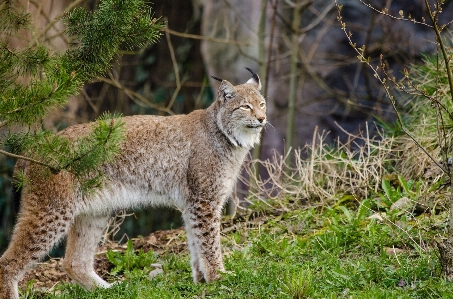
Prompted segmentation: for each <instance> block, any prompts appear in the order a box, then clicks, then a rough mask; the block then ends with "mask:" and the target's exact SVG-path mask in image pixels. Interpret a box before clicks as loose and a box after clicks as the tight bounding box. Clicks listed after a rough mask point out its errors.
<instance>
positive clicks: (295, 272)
mask: <svg viewBox="0 0 453 299" xmlns="http://www.w3.org/2000/svg"><path fill="white" fill-rule="evenodd" d="M378 201H379V200H378V199H376V201H375V202H373V201H366V202H362V203H358V202H356V201H355V200H354V199H345V198H343V199H341V200H339V201H338V202H337V203H331V204H329V205H326V204H322V203H320V202H313V203H311V204H307V201H306V199H304V200H302V199H280V200H279V201H273V202H272V201H270V202H267V203H266V204H263V203H262V202H260V201H258V202H257V203H256V205H252V206H250V207H249V209H248V210H247V211H245V212H244V214H242V215H236V217H235V218H226V219H225V221H224V223H223V229H222V247H223V253H224V257H225V266H226V268H227V270H229V271H231V272H229V273H225V274H223V276H222V280H220V281H216V282H213V283H209V284H195V283H193V282H192V278H191V270H190V265H189V253H188V249H187V244H186V242H185V232H184V230H183V229H175V230H169V231H158V232H155V233H153V234H151V235H149V236H147V237H143V238H134V239H131V242H129V243H126V244H122V245H118V244H116V243H109V244H106V245H104V246H103V247H101V248H100V251H99V254H98V255H97V257H96V263H95V264H96V270H97V272H98V273H99V274H100V275H101V276H102V277H103V278H104V279H106V280H107V281H110V282H113V281H119V283H117V284H115V285H113V287H112V288H110V289H107V290H105V289H97V290H95V291H91V292H90V291H85V290H83V289H81V288H80V287H79V286H77V285H76V284H73V283H70V281H69V279H68V277H67V276H66V275H65V274H64V273H63V271H62V270H61V267H60V260H55V259H53V260H50V261H48V262H46V263H42V264H40V265H39V266H38V267H36V268H35V269H34V270H32V271H31V272H30V273H28V274H27V276H26V278H25V279H24V281H23V282H21V287H22V293H21V294H22V296H23V298H80V299H81V298H159V299H161V298H423V299H426V298H453V284H452V283H450V282H448V281H446V280H445V279H444V278H443V277H442V274H441V272H442V271H441V265H440V262H439V258H438V251H437V248H436V240H439V239H441V238H442V236H445V233H446V227H447V219H448V213H447V211H446V210H443V209H436V208H433V209H428V208H426V209H425V210H420V209H418V208H417V207H416V206H415V205H414V206H412V207H408V206H406V207H398V208H393V209H392V210H390V209H383V208H379V202H378ZM131 245H132V246H131ZM112 252H113V253H112ZM109 253H110V256H109V259H110V261H109V259H107V257H106V256H108V255H109ZM112 261H113V263H112ZM139 261H145V264H141V266H139V264H140V263H139ZM143 265H145V266H143ZM157 268H159V269H162V270H163V271H157V272H156V269H157ZM160 272H162V273H160ZM150 273H151V276H150ZM153 273H154V274H153ZM156 274H157V275H156ZM27 281H28V282H27Z"/></svg>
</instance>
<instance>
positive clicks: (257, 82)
mask: <svg viewBox="0 0 453 299" xmlns="http://www.w3.org/2000/svg"><path fill="white" fill-rule="evenodd" d="M246 69H247V71H249V72H250V73H252V78H250V79H249V80H248V81H247V82H245V83H250V84H253V85H255V87H256V89H258V90H261V81H260V77H258V75H257V74H256V73H255V72H254V71H252V70H251V69H249V68H248V67H246Z"/></svg>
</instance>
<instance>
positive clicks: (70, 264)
mask: <svg viewBox="0 0 453 299" xmlns="http://www.w3.org/2000/svg"><path fill="white" fill-rule="evenodd" d="M108 220H109V217H107V216H101V217H97V216H92V215H89V216H87V215H79V216H77V217H76V218H75V220H74V224H73V225H72V226H71V228H70V230H69V234H68V241H67V245H66V254H65V259H64V262H63V267H64V269H65V271H66V273H67V274H68V275H69V277H71V278H72V279H74V280H75V281H76V282H77V283H79V284H80V285H81V286H82V287H84V288H85V289H88V290H91V289H94V288H96V287H103V288H108V287H109V286H110V284H109V283H107V282H106V281H104V280H103V279H102V278H101V277H99V276H98V275H97V274H96V273H95V272H94V267H93V263H94V255H95V253H96V250H97V247H98V244H99V241H100V239H101V237H102V234H103V232H104V230H105V228H106V227H107V223H108Z"/></svg>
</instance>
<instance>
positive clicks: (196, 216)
mask: <svg viewBox="0 0 453 299" xmlns="http://www.w3.org/2000/svg"><path fill="white" fill-rule="evenodd" d="M208 206H209V205H204V207H205V209H203V207H201V206H194V207H191V208H188V209H187V210H186V211H185V212H184V213H183V217H184V221H185V227H186V231H187V239H188V243H189V250H190V256H191V266H192V273H193V279H194V281H195V282H198V281H202V280H203V279H202V278H204V280H205V281H206V282H210V281H213V280H217V279H220V275H219V271H224V270H225V269H224V267H223V257H222V251H221V248H220V215H219V213H218V212H217V211H213V209H210V208H209V209H206V207H208Z"/></svg>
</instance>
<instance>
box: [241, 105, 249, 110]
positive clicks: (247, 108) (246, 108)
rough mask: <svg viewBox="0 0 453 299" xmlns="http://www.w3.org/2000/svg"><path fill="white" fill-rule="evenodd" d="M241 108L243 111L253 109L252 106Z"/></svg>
mask: <svg viewBox="0 0 453 299" xmlns="http://www.w3.org/2000/svg"><path fill="white" fill-rule="evenodd" d="M239 108H241V109H242V110H250V109H252V107H250V105H242V106H241V107H239Z"/></svg>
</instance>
